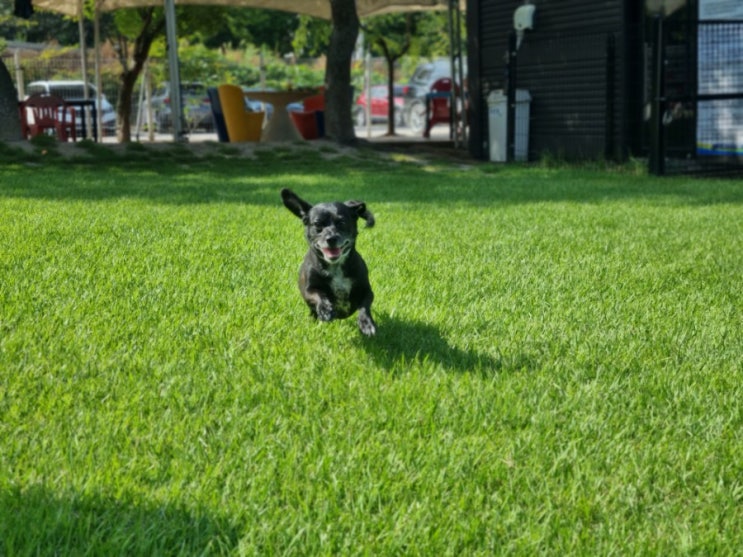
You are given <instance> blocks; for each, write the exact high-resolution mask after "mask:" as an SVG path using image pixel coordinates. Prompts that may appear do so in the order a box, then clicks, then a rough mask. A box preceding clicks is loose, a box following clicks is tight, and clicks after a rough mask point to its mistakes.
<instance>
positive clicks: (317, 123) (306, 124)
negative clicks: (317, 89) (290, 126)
mask: <svg viewBox="0 0 743 557" xmlns="http://www.w3.org/2000/svg"><path fill="white" fill-rule="evenodd" d="M302 107H303V108H304V110H299V111H297V110H295V111H292V112H290V113H289V116H290V117H291V119H292V122H294V126H295V127H296V128H297V131H299V135H301V136H302V137H303V138H304V139H317V138H319V137H323V136H325V93H318V94H317V95H312V96H311V97H307V98H306V99H304V100H303V101H302Z"/></svg>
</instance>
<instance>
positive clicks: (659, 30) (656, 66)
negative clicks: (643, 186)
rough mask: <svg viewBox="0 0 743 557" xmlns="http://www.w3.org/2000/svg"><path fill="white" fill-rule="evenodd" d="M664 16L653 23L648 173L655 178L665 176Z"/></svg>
mask: <svg viewBox="0 0 743 557" xmlns="http://www.w3.org/2000/svg"><path fill="white" fill-rule="evenodd" d="M664 43H665V41H664V30H663V16H658V17H656V18H655V20H654V21H653V60H652V66H653V67H652V90H651V93H650V99H651V110H650V153H649V157H648V171H649V172H650V173H651V174H653V175H655V176H663V175H664V174H665V171H666V169H665V158H666V146H665V135H664V133H663V110H664V108H665V75H664V74H665V57H666V56H665V54H666V53H665V47H664Z"/></svg>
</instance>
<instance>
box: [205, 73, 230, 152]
mask: <svg viewBox="0 0 743 557" xmlns="http://www.w3.org/2000/svg"><path fill="white" fill-rule="evenodd" d="M206 92H207V94H208V95H209V103H210V104H211V105H212V114H213V115H214V127H215V128H216V130H217V137H218V138H219V141H221V142H222V143H228V142H229V140H230V138H229V136H228V135H227V125H226V124H225V121H224V113H223V112H222V103H220V102H219V90H218V89H217V88H216V87H209V88H208V89H207V91H206Z"/></svg>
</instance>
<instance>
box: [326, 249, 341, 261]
mask: <svg viewBox="0 0 743 557" xmlns="http://www.w3.org/2000/svg"><path fill="white" fill-rule="evenodd" d="M322 252H323V254H324V255H325V257H327V258H328V259H338V258H339V257H340V256H341V253H343V250H341V248H322Z"/></svg>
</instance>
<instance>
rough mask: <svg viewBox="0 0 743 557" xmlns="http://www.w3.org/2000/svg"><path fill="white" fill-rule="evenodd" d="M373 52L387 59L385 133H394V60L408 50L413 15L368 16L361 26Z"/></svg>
mask: <svg viewBox="0 0 743 557" xmlns="http://www.w3.org/2000/svg"><path fill="white" fill-rule="evenodd" d="M362 27H363V29H364V34H365V35H366V38H367V40H368V41H369V47H370V49H371V51H372V52H373V53H381V54H382V55H383V56H384V59H385V60H386V61H387V98H388V100H389V102H388V106H387V135H395V120H396V118H395V110H396V107H395V62H397V60H399V59H400V58H401V57H402V56H404V55H405V54H407V52H408V51H409V50H410V46H411V41H412V34H413V33H412V30H413V16H412V15H411V14H405V15H396V14H390V15H382V16H377V17H372V18H369V19H368V20H367V21H365V22H364V25H363V26H362Z"/></svg>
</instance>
